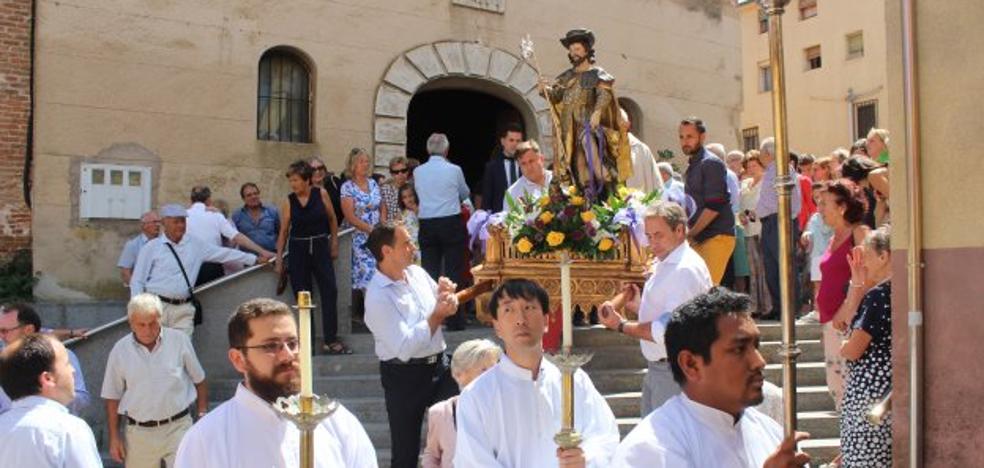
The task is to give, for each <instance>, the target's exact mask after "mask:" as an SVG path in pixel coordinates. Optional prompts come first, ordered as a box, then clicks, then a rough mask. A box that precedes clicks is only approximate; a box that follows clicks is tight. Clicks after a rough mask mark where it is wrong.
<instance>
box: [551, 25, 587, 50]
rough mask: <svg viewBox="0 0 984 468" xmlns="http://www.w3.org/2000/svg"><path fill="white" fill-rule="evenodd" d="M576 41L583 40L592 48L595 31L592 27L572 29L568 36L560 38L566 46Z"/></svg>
mask: <svg viewBox="0 0 984 468" xmlns="http://www.w3.org/2000/svg"><path fill="white" fill-rule="evenodd" d="M574 42H583V43H585V44H587V45H588V48H589V49H592V48H594V42H595V37H594V33H593V32H591V30H590V29H584V28H580V29H571V30H570V31H567V35H566V36H564V37H562V38H560V43H561V44H562V45H563V46H564V48H567V47H570V46H571V44H572V43H574Z"/></svg>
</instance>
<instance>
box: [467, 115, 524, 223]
mask: <svg viewBox="0 0 984 468" xmlns="http://www.w3.org/2000/svg"><path fill="white" fill-rule="evenodd" d="M521 141H523V130H522V129H521V128H520V127H519V125H518V124H516V123H510V124H507V125H505V126H504V127H503V128H502V131H501V132H500V133H499V147H500V148H501V151H500V152H499V153H498V154H496V155H495V156H493V157H492V159H491V160H489V162H488V163H487V164H486V165H485V173H484V175H483V176H482V198H481V199H480V200H479V201H478V208H481V209H483V210H486V211H490V212H492V213H498V212H500V211H502V209H503V208H505V207H503V206H502V200H503V197H504V196H505V193H506V190H508V189H509V186H510V185H512V184H513V183H514V182H516V180H517V179H519V176H520V172H519V163H518V162H517V161H516V160H515V159H514V157H515V155H516V146H517V145H519V142H521Z"/></svg>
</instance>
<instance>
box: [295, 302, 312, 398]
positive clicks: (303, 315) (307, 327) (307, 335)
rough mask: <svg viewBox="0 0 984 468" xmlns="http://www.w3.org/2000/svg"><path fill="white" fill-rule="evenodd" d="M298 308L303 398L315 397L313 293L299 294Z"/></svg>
mask: <svg viewBox="0 0 984 468" xmlns="http://www.w3.org/2000/svg"><path fill="white" fill-rule="evenodd" d="M297 308H298V311H299V314H298V315H299V316H300V317H299V318H300V335H301V336H300V341H301V350H300V356H299V357H300V361H301V396H302V397H310V396H314V378H313V377H312V375H313V374H312V372H311V292H310V291H299V292H298V293H297Z"/></svg>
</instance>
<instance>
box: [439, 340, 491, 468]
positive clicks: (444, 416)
mask: <svg viewBox="0 0 984 468" xmlns="http://www.w3.org/2000/svg"><path fill="white" fill-rule="evenodd" d="M500 354H502V350H501V349H500V348H499V346H498V345H496V344H495V343H493V342H491V341H489V340H486V339H478V340H469V341H466V342H464V343H461V345H460V346H458V349H456V350H455V351H454V355H453V356H452V357H451V376H452V377H454V380H455V381H457V382H458V386H459V387H460V388H465V387H467V386H468V384H470V383H471V382H472V381H473V380H475V379H476V378H478V376H480V375H482V373H483V372H485V371H486V370H488V369H489V368H491V367H492V366H494V365H495V364H496V363H497V362H499V355H500ZM457 406H458V397H457V396H453V397H451V398H448V399H447V400H444V401H442V402H439V403H435V404H434V406H431V407H430V409H429V410H427V447H425V448H424V458H423V467H424V468H450V467H452V466H454V447H455V438H456V437H457V429H456V427H455V421H454V420H455V413H456V412H457Z"/></svg>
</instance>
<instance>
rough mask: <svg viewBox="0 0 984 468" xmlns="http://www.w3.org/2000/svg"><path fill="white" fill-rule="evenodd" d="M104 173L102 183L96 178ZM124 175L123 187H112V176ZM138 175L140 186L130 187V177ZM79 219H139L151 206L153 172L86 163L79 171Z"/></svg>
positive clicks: (120, 165)
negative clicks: (95, 175) (116, 174)
mask: <svg viewBox="0 0 984 468" xmlns="http://www.w3.org/2000/svg"><path fill="white" fill-rule="evenodd" d="M96 171H103V176H102V180H103V183H101V184H100V183H96V182H95V181H94V180H93V177H94V176H93V174H94V173H95V172H96ZM114 172H117V173H122V174H121V177H122V179H121V180H120V182H121V183H120V184H118V185H115V184H113V183H112V178H113V175H114V174H113V173H114ZM134 173H136V174H139V177H140V184H139V185H136V186H134V185H130V177H131V174H134ZM79 178H80V181H79V218H82V219H140V216H141V215H143V213H146V212H147V211H149V210H150V206H151V198H150V197H151V190H150V189H151V185H152V182H151V168H150V167H149V166H130V165H123V164H90V163H83V164H82V165H81V167H80V170H79Z"/></svg>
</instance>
